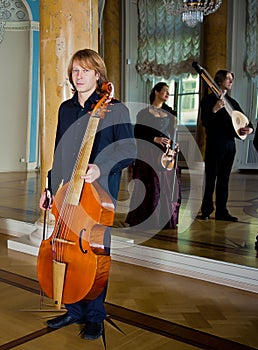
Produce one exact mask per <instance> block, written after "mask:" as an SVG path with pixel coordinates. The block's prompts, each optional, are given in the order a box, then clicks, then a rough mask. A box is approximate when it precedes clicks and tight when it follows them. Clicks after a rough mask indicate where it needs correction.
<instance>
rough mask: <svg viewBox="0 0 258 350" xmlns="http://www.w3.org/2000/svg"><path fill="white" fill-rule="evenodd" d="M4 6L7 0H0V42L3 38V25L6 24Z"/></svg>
mask: <svg viewBox="0 0 258 350" xmlns="http://www.w3.org/2000/svg"><path fill="white" fill-rule="evenodd" d="M6 7H7V1H6V0H0V44H1V42H2V41H3V40H4V33H5V25H6V18H7V12H6Z"/></svg>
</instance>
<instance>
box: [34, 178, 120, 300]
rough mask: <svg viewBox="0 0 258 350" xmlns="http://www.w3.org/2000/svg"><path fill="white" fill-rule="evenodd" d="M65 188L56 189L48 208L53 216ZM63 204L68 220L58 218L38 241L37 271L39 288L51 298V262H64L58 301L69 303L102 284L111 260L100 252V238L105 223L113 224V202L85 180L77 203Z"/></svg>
mask: <svg viewBox="0 0 258 350" xmlns="http://www.w3.org/2000/svg"><path fill="white" fill-rule="evenodd" d="M67 187H68V184H66V185H64V186H63V187H61V189H60V190H58V192H57V195H56V197H55V201H54V203H53V209H52V211H53V214H54V216H55V217H58V216H60V213H59V210H60V207H61V206H62V205H63V204H62V203H63V200H64V198H65V196H66V190H67ZM89 198H91V201H90V202H89V201H88V200H87V199H89ZM67 206H70V208H69V213H70V214H69V220H68V222H66V221H67V218H66V217H64V218H61V220H59V222H57V223H56V225H55V227H54V231H53V234H52V235H51V237H50V238H49V239H46V240H43V241H42V243H41V246H40V251H39V255H38V264H37V273H38V279H39V282H40V285H41V288H42V289H43V290H44V292H45V293H46V294H47V295H48V296H49V297H50V298H52V299H53V293H54V288H53V283H54V282H53V281H54V278H53V261H54V262H55V263H56V262H60V263H64V264H65V265H66V267H65V276H64V285H63V292H62V303H66V304H70V303H74V302H76V301H79V300H82V299H94V298H95V297H96V296H97V295H98V294H99V293H100V292H101V291H102V290H103V288H104V287H105V285H106V282H107V279H108V274H109V268H110V262H111V259H110V256H109V255H107V254H106V253H105V251H104V246H103V244H104V243H103V237H104V232H105V230H106V226H111V225H112V223H113V219H114V205H113V202H112V201H111V200H110V198H109V196H108V195H107V194H106V193H105V191H104V190H102V189H101V187H100V186H99V185H98V184H97V183H95V184H88V183H85V184H84V187H83V192H82V200H81V201H80V203H79V205H73V204H67ZM62 210H63V208H62ZM71 215H72V218H71ZM58 231H59V232H60V235H59V234H58V233H57V232H58ZM63 231H64V232H63ZM53 236H55V238H53ZM59 236H60V237H59ZM94 247H95V248H94ZM46 272H47V274H46Z"/></svg>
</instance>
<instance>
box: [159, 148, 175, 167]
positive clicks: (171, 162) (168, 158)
mask: <svg viewBox="0 0 258 350" xmlns="http://www.w3.org/2000/svg"><path fill="white" fill-rule="evenodd" d="M178 152H179V148H178V144H176V146H175V148H174V149H173V148H171V146H170V145H167V149H166V151H165V152H164V153H163V154H162V156H161V165H162V167H163V168H164V169H166V170H173V169H174V166H175V163H176V157H177V153H178Z"/></svg>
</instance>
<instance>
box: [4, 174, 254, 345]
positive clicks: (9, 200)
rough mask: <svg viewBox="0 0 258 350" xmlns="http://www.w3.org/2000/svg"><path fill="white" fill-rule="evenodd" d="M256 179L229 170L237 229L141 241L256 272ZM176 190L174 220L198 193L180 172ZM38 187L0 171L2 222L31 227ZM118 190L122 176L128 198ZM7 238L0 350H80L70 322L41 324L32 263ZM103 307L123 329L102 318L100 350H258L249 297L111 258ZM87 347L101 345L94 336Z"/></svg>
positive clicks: (198, 229)
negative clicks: (178, 204)
mask: <svg viewBox="0 0 258 350" xmlns="http://www.w3.org/2000/svg"><path fill="white" fill-rule="evenodd" d="M257 181H258V180H257V174H235V173H234V174H232V177H231V188H230V199H229V206H230V207H229V208H230V211H231V212H232V214H234V215H236V216H238V217H239V221H240V222H239V223H225V222H217V221H215V220H214V219H211V220H210V221H207V222H206V221H205V222H204V221H201V220H199V219H198V218H197V219H194V220H193V221H192V222H191V224H190V225H189V227H187V228H186V229H185V230H184V229H183V228H182V226H181V227H179V232H178V234H177V235H176V233H171V234H170V235H169V234H168V233H167V232H159V233H157V234H156V235H155V236H154V237H152V238H151V239H150V240H149V241H147V242H143V243H142V244H147V245H149V246H153V247H160V248H163V249H171V250H175V251H178V252H182V253H186V254H197V255H200V256H205V257H209V258H211V259H221V260H222V261H228V262H234V263H237V264H241V265H247V266H253V267H257V258H256V250H255V249H254V244H255V239H256V235H257V233H258V229H257V228H258V220H257V218H258V213H257V199H258V196H257V188H258V187H257ZM181 184H182V190H183V205H182V210H181V213H180V217H181V222H182V221H183V222H185V220H186V219H184V217H185V216H187V215H186V214H187V213H188V210H192V209H191V208H192V207H194V210H195V211H196V212H198V208H199V207H198V203H199V201H200V196H198V191H196V192H191V186H192V185H191V181H190V179H189V175H188V174H187V173H185V174H184V173H183V174H182V175H181ZM39 186H40V185H39V177H38V174H37V173H34V172H33V173H29V174H25V173H13V174H0V198H1V203H0V217H2V218H12V219H15V220H21V221H25V222H31V223H34V222H35V221H36V220H37V219H38V218H39V216H40V212H39V210H38V200H39V194H40V188H39ZM123 186H124V187H123ZM195 187H196V186H195ZM195 190H196V188H195ZM198 190H199V188H198ZM123 191H124V193H123ZM126 192H127V190H126V180H125V183H124V184H122V187H121V193H120V199H121V198H122V199H126V197H127V195H128V194H127V193H126ZM190 192H191V193H192V196H191V200H192V202H193V203H190V204H189V193H190ZM195 196H196V197H195ZM122 206H123V203H122V202H121V203H120V208H122ZM189 208H190V209H189ZM184 211H186V213H184ZM192 212H193V210H192ZM123 217H124V212H123V210H122V209H121V210H120V212H118V215H117V217H116V225H117V226H123ZM187 225H188V224H187ZM187 225H186V226H187ZM7 239H8V237H7V235H0V262H1V265H0V310H1V311H0V314H1V318H0V334H1V339H0V350H1V349H12V348H16V349H43V348H44V349H45V348H46V346H49V347H50V348H53V347H54V346H55V348H58V349H81V348H82V347H83V346H85V347H87V342H86V343H85V341H84V340H82V339H81V338H80V337H79V336H78V333H79V328H78V325H71V326H69V327H66V328H65V329H60V330H57V331H53V332H50V330H49V329H48V328H47V327H46V326H45V320H46V319H47V318H49V317H52V316H54V315H55V314H56V311H53V309H52V307H49V306H48V305H46V304H48V303H49V302H50V301H48V300H47V298H45V302H46V304H44V306H43V310H42V309H39V306H40V297H39V286H38V283H37V277H36V272H35V270H36V268H35V267H36V257H33V256H30V255H26V254H22V253H19V252H16V251H10V250H8V249H7V248H6V242H7ZM106 306H107V311H108V314H109V315H110V317H111V320H112V321H113V322H115V323H116V324H117V325H118V326H119V327H120V329H121V330H122V331H123V332H124V333H121V332H119V331H117V330H116V329H115V328H114V327H113V326H112V325H111V323H110V322H106V326H105V329H106V341H107V349H112V350H116V349H117V350H118V349H120V350H122V349H123V350H127V349H128V350H129V349H130V350H131V349H132V348H135V349H137V350H138V349H139V350H141V349H149V350H152V349H153V350H156V349H159V350H171V349H178V350H181V349H182V350H187V349H189V350H190V349H220V350H221V349H223V350H224V349H236V350H237V349H258V337H257V331H258V298H257V294H254V293H249V292H245V291H242V290H237V289H233V288H227V287H224V286H221V285H215V284H211V283H207V282H204V281H199V280H194V279H190V278H186V277H181V276H176V275H173V274H168V273H165V272H160V271H154V270H151V269H147V268H143V267H138V266H134V265H128V264H125V263H121V262H116V261H113V262H112V266H111V273H110V283H109V291H108V296H107V305H106ZM89 346H90V349H92V350H94V349H104V347H103V344H102V343H101V340H97V341H95V342H90V345H89Z"/></svg>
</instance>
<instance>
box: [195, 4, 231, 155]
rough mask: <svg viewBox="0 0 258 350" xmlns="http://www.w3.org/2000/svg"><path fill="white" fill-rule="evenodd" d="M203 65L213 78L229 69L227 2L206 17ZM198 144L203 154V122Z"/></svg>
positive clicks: (198, 127) (199, 126)
mask: <svg viewBox="0 0 258 350" xmlns="http://www.w3.org/2000/svg"><path fill="white" fill-rule="evenodd" d="M201 56H202V65H203V67H205V69H206V70H207V71H208V72H209V74H210V75H211V77H214V75H215V73H216V72H217V71H218V70H219V69H226V68H227V0H223V2H222V5H221V6H220V8H219V9H218V10H217V11H216V12H215V13H214V14H210V15H208V16H205V17H204V21H203V51H202V55H201ZM196 142H197V144H198V146H199V148H200V151H201V153H202V154H204V149H205V130H204V128H203V126H202V125H201V122H200V121H198V123H197V130H196Z"/></svg>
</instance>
